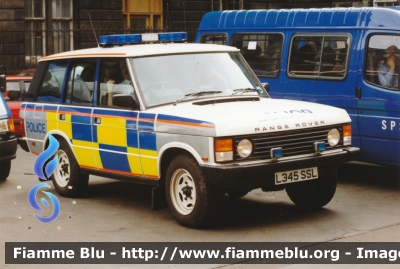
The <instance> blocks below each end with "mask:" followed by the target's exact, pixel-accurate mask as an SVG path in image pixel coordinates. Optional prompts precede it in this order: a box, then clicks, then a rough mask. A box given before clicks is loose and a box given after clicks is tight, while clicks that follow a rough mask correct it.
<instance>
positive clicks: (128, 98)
mask: <svg viewBox="0 0 400 269" xmlns="http://www.w3.org/2000/svg"><path fill="white" fill-rule="evenodd" d="M112 103H113V106H120V107H126V108H131V109H138V108H139V104H138V103H137V101H136V100H135V99H134V98H133V96H132V95H130V94H114V95H113V98H112Z"/></svg>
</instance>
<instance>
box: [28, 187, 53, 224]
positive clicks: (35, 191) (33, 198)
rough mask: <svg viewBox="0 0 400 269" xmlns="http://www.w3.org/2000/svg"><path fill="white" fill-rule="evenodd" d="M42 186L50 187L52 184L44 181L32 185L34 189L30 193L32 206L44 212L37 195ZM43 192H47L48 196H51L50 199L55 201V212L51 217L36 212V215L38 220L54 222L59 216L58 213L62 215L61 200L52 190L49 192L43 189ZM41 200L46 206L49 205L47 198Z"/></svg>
mask: <svg viewBox="0 0 400 269" xmlns="http://www.w3.org/2000/svg"><path fill="white" fill-rule="evenodd" d="M42 187H46V188H50V185H49V184H47V183H44V182H42V183H39V184H36V185H35V186H33V187H32V189H31V190H30V191H29V193H28V201H29V204H30V205H31V207H32V208H33V209H35V210H37V211H40V212H43V209H42V208H41V207H40V206H39V204H38V203H37V201H36V195H37V192H38V190H39V189H40V188H42ZM42 192H43V193H44V194H46V195H47V197H49V198H50V201H51V202H52V203H53V206H54V209H53V214H52V215H51V216H50V217H41V216H39V215H36V214H35V217H36V219H37V220H39V221H41V222H43V223H49V222H52V221H53V220H55V219H56V218H57V217H58V215H60V202H59V201H58V198H57V197H56V196H55V195H54V194H52V193H51V192H47V191H42ZM40 201H41V202H42V204H43V205H44V206H46V207H48V206H49V203H48V201H47V200H46V199H45V198H41V199H40Z"/></svg>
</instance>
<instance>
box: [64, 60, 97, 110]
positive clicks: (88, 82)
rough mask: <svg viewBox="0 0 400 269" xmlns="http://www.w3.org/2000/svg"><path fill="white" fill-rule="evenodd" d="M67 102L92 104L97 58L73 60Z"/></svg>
mask: <svg viewBox="0 0 400 269" xmlns="http://www.w3.org/2000/svg"><path fill="white" fill-rule="evenodd" d="M70 66H71V68H70V71H69V74H68V83H67V89H66V98H65V103H67V104H80V105H91V104H92V100H93V90H94V77H95V72H96V60H95V59H77V60H73V61H71V64H70Z"/></svg>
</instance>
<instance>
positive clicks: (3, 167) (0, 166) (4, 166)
mask: <svg viewBox="0 0 400 269" xmlns="http://www.w3.org/2000/svg"><path fill="white" fill-rule="evenodd" d="M10 170H11V160H8V161H1V162H0V181H4V180H6V178H8V176H9V175H10Z"/></svg>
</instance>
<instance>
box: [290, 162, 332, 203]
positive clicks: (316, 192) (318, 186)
mask: <svg viewBox="0 0 400 269" xmlns="http://www.w3.org/2000/svg"><path fill="white" fill-rule="evenodd" d="M336 185H337V171H336V169H334V170H331V171H330V172H329V173H327V174H325V175H322V176H320V177H319V178H318V179H317V180H312V181H304V182H299V183H294V184H288V185H287V186H286V192H287V194H288V195H289V198H290V200H292V201H293V203H295V204H296V205H297V206H299V207H302V208H306V209H317V208H320V207H323V206H325V205H326V204H328V203H329V202H330V201H331V200H332V198H333V195H334V194H335V191H336Z"/></svg>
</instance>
